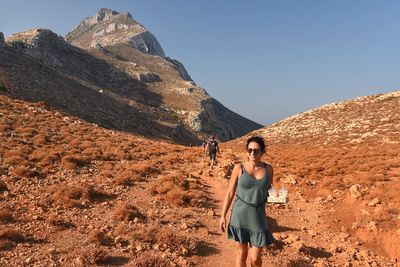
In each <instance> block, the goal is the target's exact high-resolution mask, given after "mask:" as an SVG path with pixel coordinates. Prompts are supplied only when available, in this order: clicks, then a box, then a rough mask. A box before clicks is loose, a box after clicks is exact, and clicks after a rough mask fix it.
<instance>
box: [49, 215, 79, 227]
mask: <svg viewBox="0 0 400 267" xmlns="http://www.w3.org/2000/svg"><path fill="white" fill-rule="evenodd" d="M47 221H48V222H49V223H50V224H51V225H53V226H56V227H58V228H61V229H68V228H72V227H75V225H74V224H73V223H71V222H69V221H67V220H65V219H64V218H62V217H59V216H57V215H54V214H51V215H50V216H49V217H47Z"/></svg>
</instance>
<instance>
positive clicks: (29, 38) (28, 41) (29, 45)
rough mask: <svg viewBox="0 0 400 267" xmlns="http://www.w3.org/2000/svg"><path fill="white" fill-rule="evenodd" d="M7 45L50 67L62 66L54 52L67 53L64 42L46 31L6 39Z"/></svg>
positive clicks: (67, 47)
mask: <svg viewBox="0 0 400 267" xmlns="http://www.w3.org/2000/svg"><path fill="white" fill-rule="evenodd" d="M7 43H8V44H9V45H10V46H12V47H13V48H15V49H16V50H17V51H19V52H22V53H24V54H27V55H29V56H31V57H34V58H36V59H38V60H40V61H43V62H44V63H46V64H48V65H51V66H62V63H61V62H60V61H59V60H58V59H57V57H56V56H55V53H54V51H65V52H68V50H69V46H68V44H67V43H66V42H65V40H64V39H63V38H62V37H61V36H58V35H57V34H55V33H53V32H52V31H50V30H47V29H32V30H29V31H26V32H21V33H16V34H13V35H11V36H10V37H8V38H7Z"/></svg>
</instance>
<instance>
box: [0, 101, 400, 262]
mask: <svg viewBox="0 0 400 267" xmlns="http://www.w3.org/2000/svg"><path fill="white" fill-rule="evenodd" d="M0 140H1V142H0V266H205V267H206V266H233V265H234V258H235V246H234V243H233V242H231V241H227V237H226V235H225V234H222V233H221V232H220V231H219V229H218V227H219V226H218V221H219V216H220V211H221V205H222V200H223V198H224V197H225V194H226V189H227V186H228V183H227V180H226V178H229V172H230V170H231V169H232V166H233V165H232V164H233V163H235V162H239V161H241V160H242V159H240V158H241V157H242V158H245V156H246V155H244V154H241V153H239V151H237V150H235V149H232V148H234V146H232V144H233V143H230V144H229V143H228V144H224V145H223V147H222V149H221V152H222V154H219V155H218V157H217V165H216V167H215V168H214V169H213V170H210V169H209V167H208V166H207V163H208V157H207V156H206V155H205V154H204V152H203V150H202V149H201V148H197V147H184V146H180V145H174V144H169V143H166V142H163V141H155V140H150V139H146V138H142V137H139V136H136V135H132V134H127V133H123V132H118V131H114V130H108V129H104V128H101V127H99V126H97V125H94V124H91V123H87V122H85V121H83V120H81V119H79V118H77V117H72V116H69V115H68V114H66V113H63V112H60V111H58V110H55V109H53V108H51V107H49V106H48V105H47V104H46V103H44V102H38V103H29V102H24V101H21V100H15V99H11V98H8V97H5V96H0ZM233 142H234V141H233ZM228 145H229V147H228ZM279 152H280V150H279V151H278V150H277V149H276V148H274V145H271V147H270V149H269V152H268V153H269V158H268V160H270V161H271V162H272V163H273V164H274V166H275V171H276V173H277V175H276V178H278V179H280V180H281V182H282V183H284V184H285V186H289V187H290V189H289V197H290V199H289V203H287V204H285V205H279V204H268V205H267V216H268V223H269V226H270V229H271V231H272V232H273V235H274V237H275V238H276V242H275V243H274V246H271V247H269V248H267V249H265V250H264V252H263V255H262V257H263V262H264V265H265V266H368V265H370V266H397V265H396V264H397V263H398V260H399V259H398V255H399V254H398V253H397V251H396V250H395V249H396V248H397V249H398V247H396V246H397V244H398V240H397V239H396V238H397V236H396V232H394V231H395V228H394V227H395V225H396V224H397V225H398V221H399V218H398V216H399V208H398V207H399V206H398V202H397V201H398V200H397V199H396V198H394V194H395V193H397V192H398V189H399V188H398V187H396V185H395V184H394V183H393V181H395V180H396V179H398V177H399V175H398V173H397V176H396V175H394V174H391V175H392V176H391V177H390V180H388V181H382V183H384V182H387V183H391V184H389V185H392V186H393V188H392V189H390V188H389V190H387V189H388V188H384V189H385V190H386V191H385V192H388V193H387V194H382V193H381V191H379V190H381V189H383V187H381V185H380V184H378V183H376V184H375V185H370V184H369V183H365V182H359V185H357V186H355V187H352V189H351V190H349V189H348V188H347V187H346V186H340V187H336V185H335V184H332V186H331V185H329V184H324V182H325V180H324V178H320V179H319V178H315V179H314V178H312V177H311V176H310V177H308V174H306V175H304V176H300V175H303V174H300V173H298V172H297V173H296V174H295V175H294V174H292V175H291V176H290V175H289V176H287V175H286V174H289V170H290V169H291V168H293V166H295V167H297V166H302V168H303V169H305V166H308V164H309V163H310V162H311V161H315V162H316V163H318V161H317V160H316V159H315V158H316V157H312V155H308V156H307V154H306V153H305V152H304V151H300V150H299V149H297V150H293V151H291V152H290V153H289V150H283V152H286V153H284V154H283V155H280V156H279V157H276V155H277V154H278V153H279ZM320 152H321V151H320ZM325 152H326V153H327V154H323V153H322V152H321V153H320V154H319V158H321V159H325V160H326V159H327V158H329V157H332V153H330V152H329V150H327V151H325ZM378 152H379V151H378ZM313 153H315V151H314V152H313ZM297 154H299V155H297ZM284 155H288V156H287V157H286V158H285V157H284ZM293 155H297V156H298V157H302V158H304V160H305V162H306V164H305V163H302V162H299V160H298V159H297V158H296V157H294V156H293ZM352 155H355V154H352ZM356 160H359V158H356ZM285 162H286V163H287V164H291V166H290V168H288V167H286V165H285V164H284V163H285ZM311 163H312V162H311ZM324 171H325V170H324ZM294 172H296V170H294ZM375 173H379V171H375ZM392 173H394V172H392ZM327 181H329V180H327ZM286 183H288V184H286ZM372 183H375V182H372ZM374 186H375V187H374ZM332 188H334V189H333V190H332ZM365 189H368V190H369V191H368V190H365ZM370 194H374V195H370ZM372 197H373V198H372ZM376 198H377V199H376ZM344 204H345V205H344ZM359 205H361V209H360V210H359V208H360V207H359ZM348 207H350V208H351V211H352V212H351V214H350V215H351V216H352V213H354V214H355V216H359V220H356V222H357V223H356V224H354V222H353V223H351V222H349V221H347V220H346V219H349V218H352V217H351V216H350V217H349V216H348V215H347V217H346V216H345V215H344V213H346V214H348V213H349V212H348V209H347V208H348ZM396 216H397V217H396ZM332 218H333V219H332ZM371 221H373V222H371ZM348 223H351V227H348V226H347V225H348ZM349 225H350V224H349ZM358 231H360V232H358ZM361 231H365V232H364V234H365V235H360V234H361V233H363V232H361ZM378 233H379V235H383V236H385V238H386V239H385V240H386V244H384V246H382V245H381V243H378V241H379V240H380V239H379V236H378V237H377V234H378ZM389 233H393V234H392V236H388V234H389ZM366 237H368V238H376V239H374V240H375V241H376V242H377V243H376V244H375V243H372V242H370V241H369V240H365V239H363V238H366ZM371 243H372V244H371ZM388 248H391V249H392V250H387V249H388ZM396 253H397V254H396Z"/></svg>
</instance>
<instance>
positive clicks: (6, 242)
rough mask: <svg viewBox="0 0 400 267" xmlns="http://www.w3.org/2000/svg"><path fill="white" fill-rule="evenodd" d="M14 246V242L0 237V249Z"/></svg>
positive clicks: (9, 248) (8, 248)
mask: <svg viewBox="0 0 400 267" xmlns="http://www.w3.org/2000/svg"><path fill="white" fill-rule="evenodd" d="M15 246H16V244H15V243H14V242H12V241H9V240H1V239H0V251H4V250H11V249H13V248H14V247H15Z"/></svg>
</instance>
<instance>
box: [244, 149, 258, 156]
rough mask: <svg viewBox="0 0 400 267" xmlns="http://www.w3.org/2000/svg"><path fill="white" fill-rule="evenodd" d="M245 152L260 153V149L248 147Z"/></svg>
mask: <svg viewBox="0 0 400 267" xmlns="http://www.w3.org/2000/svg"><path fill="white" fill-rule="evenodd" d="M247 152H248V153H249V154H251V153H254V155H259V154H261V150H260V149H259V148H248V149H247Z"/></svg>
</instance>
